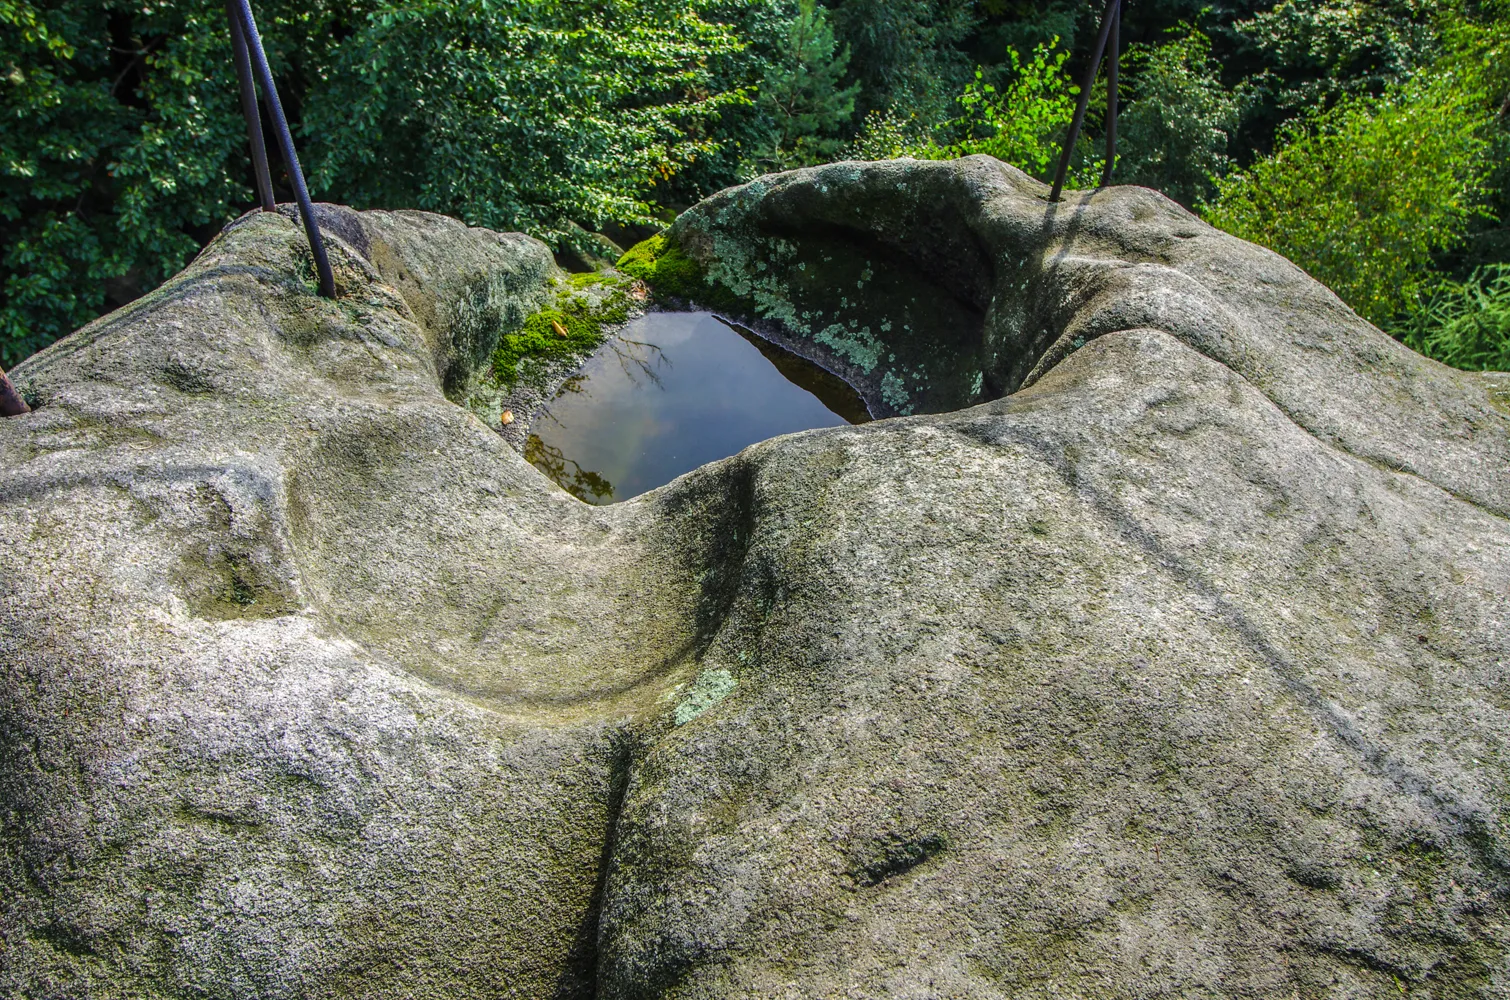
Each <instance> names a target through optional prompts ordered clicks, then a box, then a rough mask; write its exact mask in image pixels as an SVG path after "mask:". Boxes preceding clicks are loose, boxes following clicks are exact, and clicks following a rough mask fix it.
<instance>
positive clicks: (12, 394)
mask: <svg viewBox="0 0 1510 1000" xmlns="http://www.w3.org/2000/svg"><path fill="white" fill-rule="evenodd" d="M30 412H31V407H29V406H27V405H26V400H24V399H22V398H21V394H20V393H19V392H17V391H16V387H15V386H13V385H11V382H10V376H9V375H7V374H5V369H4V368H0V417H19V416H20V415H21V414H23V413H30Z"/></svg>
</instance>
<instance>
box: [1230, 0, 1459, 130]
mask: <svg viewBox="0 0 1510 1000" xmlns="http://www.w3.org/2000/svg"><path fill="white" fill-rule="evenodd" d="M1452 6H1453V5H1452V4H1451V3H1443V2H1440V0H1280V2H1279V3H1277V4H1275V5H1274V7H1273V8H1272V9H1270V10H1266V11H1262V12H1260V13H1258V14H1256V15H1255V16H1254V17H1252V18H1251V19H1249V20H1246V21H1242V22H1239V23H1238V24H1236V25H1235V30H1236V32H1237V33H1238V34H1239V35H1240V36H1241V37H1242V38H1243V39H1244V40H1245V41H1247V42H1248V44H1250V45H1251V46H1253V47H1254V48H1255V49H1257V51H1258V53H1259V55H1260V58H1261V59H1262V60H1263V63H1264V64H1265V65H1264V69H1263V70H1262V71H1261V72H1259V73H1258V74H1255V79H1254V81H1253V82H1254V86H1255V87H1256V88H1257V89H1258V90H1259V91H1261V92H1263V93H1264V94H1265V95H1266V96H1267V98H1268V99H1269V100H1271V101H1272V102H1273V103H1274V104H1275V105H1276V106H1277V107H1278V108H1280V109H1283V110H1286V111H1291V112H1293V111H1295V110H1300V109H1314V108H1316V107H1320V106H1330V105H1331V104H1332V103H1335V102H1336V101H1337V100H1338V99H1340V98H1343V97H1349V96H1354V97H1355V96H1359V95H1363V94H1373V95H1378V94H1379V93H1381V92H1382V91H1383V90H1384V89H1386V88H1387V87H1388V86H1390V85H1392V84H1395V83H1398V82H1399V81H1401V80H1403V79H1405V78H1406V77H1408V76H1410V75H1411V74H1412V73H1414V72H1415V71H1416V70H1417V69H1420V68H1421V67H1424V66H1426V65H1428V64H1430V63H1431V62H1432V60H1433V59H1434V58H1435V57H1436V56H1437V54H1438V53H1439V52H1440V50H1441V49H1440V44H1439V32H1438V18H1439V16H1440V15H1441V14H1442V13H1443V12H1444V11H1447V10H1449V9H1450V8H1451V7H1452Z"/></svg>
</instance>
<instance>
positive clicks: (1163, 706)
mask: <svg viewBox="0 0 1510 1000" xmlns="http://www.w3.org/2000/svg"><path fill="white" fill-rule="evenodd" d="M1046 193H1047V192H1046V189H1045V188H1044V187H1043V186H1042V185H1039V184H1037V183H1036V182H1033V181H1031V180H1030V179H1028V178H1027V177H1025V176H1024V175H1023V174H1021V173H1019V172H1017V171H1015V170H1013V169H1012V168H1010V167H1007V166H1004V165H1002V164H999V163H997V162H996V161H994V160H991V159H989V158H984V157H974V158H970V159H966V160H961V161H956V162H953V163H919V162H913V161H897V162H891V163H879V164H855V163H848V164H835V165H832V166H829V167H823V168H817V169H812V170H803V171H797V172H794V173H790V174H783V175H779V176H774V177H766V178H761V179H760V180H757V181H755V182H753V183H751V184H749V185H746V186H744V187H742V188H737V189H733V190H731V191H727V192H724V193H722V194H720V195H718V196H716V197H714V198H712V199H709V200H708V201H706V202H704V203H702V204H701V205H699V206H696V207H695V208H694V209H692V210H691V211H690V212H688V213H687V214H686V215H684V216H683V217H682V218H681V219H680V220H678V222H677V223H676V225H675V226H674V227H673V228H672V230H671V232H670V233H669V236H668V239H667V240H665V241H663V242H662V244H661V249H660V250H659V251H657V253H660V254H662V256H661V257H660V260H662V261H665V260H668V259H670V257H668V256H666V255H671V256H674V257H675V258H676V263H677V266H678V267H679V268H680V269H681V271H682V273H684V274H692V273H694V272H695V275H696V281H697V282H698V283H699V284H698V285H697V287H698V288H699V289H700V291H699V292H698V294H699V295H702V296H704V297H705V298H707V299H709V300H717V303H718V304H720V305H721V307H723V308H726V309H727V310H728V311H729V312H730V313H731V315H734V318H738V319H742V320H745V321H749V322H752V323H755V324H758V325H759V327H760V329H762V330H763V331H764V332H766V333H767V334H768V335H770V336H772V337H773V338H774V339H778V340H780V341H781V342H782V343H784V344H787V345H788V346H790V347H792V348H793V349H795V350H798V351H799V352H801V353H803V354H805V355H807V356H808V357H811V358H814V359H815V360H818V361H819V362H820V363H823V364H825V365H826V366H828V367H830V368H831V369H833V370H835V371H837V372H839V373H840V374H843V375H845V376H847V377H848V378H849V379H850V380H851V381H852V382H853V384H855V385H856V387H857V388H859V389H860V390H861V392H862V393H863V394H864V395H865V396H866V399H867V401H868V402H869V403H870V405H871V408H872V410H873V412H876V413H877V414H878V415H890V414H899V415H901V416H898V417H897V418H896V419H889V420H880V421H877V422H874V423H871V424H867V425H864V426H861V427H844V428H832V429H825V430H819V431H811V432H807V433H804V434H799V435H794V436H790V437H785V438H778V439H775V440H772V441H768V442H765V443H763V444H759V445H756V446H754V447H752V448H750V449H748V450H746V451H745V452H743V453H741V454H740V455H738V456H736V457H734V458H731V459H728V460H726V461H723V462H718V463H715V464H713V465H709V466H705V467H704V468H702V469H700V470H698V471H696V472H694V473H692V474H690V475H688V476H686V477H683V478H682V479H679V480H677V481H676V482H674V483H672V484H670V485H669V486H666V487H663V488H661V489H659V490H656V491H654V492H652V493H649V494H647V495H645V496H643V497H641V498H638V499H635V500H633V501H630V502H627V503H622V504H617V505H614V506H612V507H604V508H595V507H589V506H587V505H585V504H582V503H579V502H578V501H576V500H574V499H572V498H571V497H569V496H567V495H566V494H564V493H563V492H561V491H560V490H559V489H557V488H556V487H555V486H553V485H552V484H550V483H549V482H548V481H547V480H546V479H545V478H544V477H543V476H541V475H540V474H539V473H538V472H536V470H535V469H533V468H532V467H531V466H529V465H528V464H527V463H525V462H524V460H523V459H522V458H521V457H520V456H519V454H518V453H517V452H516V451H515V450H513V448H511V447H510V446H509V444H508V443H507V442H505V441H504V439H503V438H502V437H501V436H500V435H499V434H498V433H497V432H496V430H494V429H492V428H490V427H488V426H486V425H485V424H484V423H483V422H482V421H481V420H480V419H479V418H478V417H477V416H476V415H474V413H473V412H472V411H471V410H469V409H467V408H466V407H464V406H462V405H458V403H459V402H462V401H465V399H466V396H467V393H468V391H469V390H468V386H469V385H470V384H471V382H472V380H473V379H474V378H475V375H476V373H477V371H478V370H479V368H480V367H482V366H484V365H485V364H486V363H487V359H488V356H489V353H490V351H491V350H492V347H493V345H494V344H495V343H496V342H497V339H498V337H499V336H500V335H501V333H503V332H506V331H508V330H510V329H513V328H516V327H517V326H518V325H519V324H521V323H522V322H523V321H524V319H525V317H526V316H527V315H528V314H530V313H531V312H532V311H534V310H535V309H538V308H539V307H540V305H541V303H542V302H544V301H545V297H546V294H547V291H546V289H547V285H548V282H549V281H550V279H551V277H552V275H553V273H554V265H553V264H552V262H551V257H550V254H549V253H548V252H547V250H546V248H545V247H543V246H542V245H541V244H538V243H536V242H534V241H532V240H530V239H527V238H525V237H522V236H517V235H499V234H495V233H491V232H487V231H484V230H477V229H467V228H466V227H464V226H462V225H461V224H459V223H456V222H452V221H449V220H446V219H442V218H439V217H436V216H429V215H423V214H419V213H404V212H400V213H381V212H368V213H355V212H351V211H348V210H345V209H339V208H335V207H331V206H327V207H324V208H323V209H322V220H321V221H322V225H323V228H324V229H325V231H326V233H327V236H328V239H329V240H330V242H331V244H332V256H333V258H334V260H335V262H336V265H337V275H338V283H339V285H340V296H339V298H338V299H337V300H336V301H325V300H321V299H319V298H317V297H315V296H314V294H313V293H312V286H311V284H310V281H309V273H308V272H309V265H308V258H307V250H305V249H304V247H303V245H302V236H301V234H300V232H299V230H298V227H297V225H296V224H295V223H293V222H291V221H290V220H289V219H287V218H284V217H283V216H280V215H255V216H248V217H247V218H245V219H242V220H240V221H239V222H237V223H235V224H233V225H232V226H230V227H228V229H227V230H226V231H225V233H223V234H222V235H221V236H220V237H219V238H218V239H217V240H216V241H215V242H213V243H212V244H211V245H210V246H209V247H208V248H206V250H205V251H204V252H203V253H202V254H201V255H200V257H199V258H198V259H197V260H196V261H195V262H194V264H193V265H191V266H190V267H189V268H188V270H186V271H185V272H183V273H182V274H180V275H179V276H178V277H176V278H174V279H173V280H172V281H170V282H169V283H168V284H167V285H165V286H164V287H163V288H161V289H159V290H157V291H156V292H154V293H152V294H151V295H149V296H148V297H146V298H145V299H143V300H140V301H139V302H137V303H134V304H133V305H131V306H129V307H127V308H126V309H123V310H121V311H119V312H117V313H114V314H112V315H110V316H107V317H104V318H102V319H101V320H99V321H97V322H95V323H93V324H91V325H90V326H88V327H86V328H84V329H83V330H80V331H78V332H77V333H75V334H73V335H72V336H70V337H68V338H66V339H65V340H63V341H61V342H59V343H58V344H56V345H54V346H53V347H51V348H49V349H48V350H46V351H44V352H42V353H41V354H39V355H37V356H36V357H34V358H32V359H30V360H29V361H27V362H25V363H23V364H22V365H20V366H18V367H17V368H16V370H15V371H14V372H13V373H12V375H13V378H14V380H15V381H16V383H17V385H18V386H19V387H20V389H21V391H22V392H23V393H24V394H26V395H27V396H28V397H29V398H30V399H31V400H32V401H33V402H34V404H36V410H35V412H33V413H31V414H28V415H26V416H22V417H17V418H12V419H8V420H4V421H0V468H3V469H4V475H3V477H0V803H3V806H0V821H3V826H0V994H3V995H6V996H18V997H28V998H43V997H46V998H116V997H120V998H127V997H147V996H152V997H175V998H176V997H206V996H209V997H259V998H285V997H287V998H293V997H307V996H325V997H353V998H355V997H412V998H417V1000H439V998H454V1000H461V998H472V997H511V998H574V997H583V998H585V997H600V998H613V1000H631V998H635V1000H638V998H667V1000H670V998H687V1000H691V998H710V1000H711V998H729V997H738V998H751V1000H753V998H776V997H782V998H786V997H790V998H820V997H850V998H871V997H898V998H901V997H906V998H939V1000H943V998H998V997H1012V998H1039V997H1050V996H1054V997H1086V998H1097V1000H1102V998H1143V997H1159V996H1181V997H1213V998H1214V997H1234V996H1254V997H1292V996H1294V997H1306V998H1311V997H1325V998H1339V1000H1340V998H1354V997H1379V998H1383V997H1398V996H1400V995H1402V994H1403V995H1409V996H1413V997H1423V998H1426V997H1429V998H1448V997H1453V998H1458V997H1464V998H1467V997H1473V998H1491V997H1505V996H1510V927H1507V906H1510V792H1507V787H1510V785H1507V781H1506V774H1507V773H1510V750H1507V740H1510V522H1507V516H1510V402H1507V388H1510V387H1507V385H1506V383H1507V382H1510V377H1506V376H1499V375H1476V374H1468V373H1463V372H1457V371H1453V370H1450V369H1447V368H1444V367H1442V366H1440V365H1437V364H1435V363H1433V362H1431V361H1428V360H1425V359H1423V358H1420V357H1418V356H1416V355H1414V354H1412V353H1411V352H1409V351H1408V350H1406V349H1405V348H1403V347H1401V346H1399V345H1398V344H1396V343H1395V342H1393V341H1392V340H1391V339H1390V338H1388V337H1387V336H1385V335H1384V334H1382V333H1380V332H1379V331H1377V330H1375V329H1374V328H1373V327H1371V326H1369V325H1368V324H1366V323H1364V322H1363V321H1361V320H1360V319H1358V318H1357V317H1356V316H1355V315H1354V314H1353V313H1351V312H1350V311H1349V310H1348V309H1347V308H1346V307H1345V306H1343V305H1342V303H1340V302H1339V301H1338V300H1337V299H1336V298H1335V297H1334V296H1333V295H1332V294H1331V293H1330V292H1328V291H1327V290H1326V289H1325V288H1323V287H1322V286H1320V285H1318V284H1317V283H1316V282H1314V281H1312V280H1311V279H1309V278H1308V277H1306V276H1305V275H1304V274H1303V273H1301V272H1300V271H1299V270H1297V269H1296V268H1295V267H1294V266H1293V265H1291V264H1289V263H1288V262H1286V261H1284V260H1283V259H1281V258H1279V257H1277V256H1275V255H1274V254H1271V253H1269V252H1267V251H1265V250H1262V249H1259V248H1257V247H1254V246H1251V245H1249V244H1246V243H1243V242H1241V241H1239V240H1236V239H1234V238H1232V237H1229V236H1226V235H1224V234H1222V233H1219V232H1217V231H1215V230H1213V229H1211V228H1209V227H1207V226H1205V225H1203V224H1202V223H1200V222H1199V221H1198V220H1196V219H1194V218H1192V217H1191V216H1190V215H1188V214H1186V213H1185V212H1183V211H1182V210H1180V209H1179V208H1177V207H1176V206H1174V205H1173V204H1172V203H1170V202H1169V201H1167V200H1165V199H1163V198H1161V197H1160V196H1158V195H1156V194H1154V193H1152V192H1149V191H1145V190H1140V189H1132V188H1117V189H1110V190H1106V191H1102V192H1099V193H1097V194H1095V195H1072V196H1070V197H1069V198H1068V199H1067V200H1066V201H1065V202H1063V203H1061V204H1059V205H1053V206H1051V205H1049V204H1048V203H1047V201H1046ZM906 414H913V415H910V416H908V415H906Z"/></svg>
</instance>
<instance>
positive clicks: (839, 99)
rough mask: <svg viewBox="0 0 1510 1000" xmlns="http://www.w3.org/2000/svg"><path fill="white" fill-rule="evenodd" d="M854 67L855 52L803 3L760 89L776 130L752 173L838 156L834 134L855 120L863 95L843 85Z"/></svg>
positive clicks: (753, 158)
mask: <svg viewBox="0 0 1510 1000" xmlns="http://www.w3.org/2000/svg"><path fill="white" fill-rule="evenodd" d="M848 65H849V49H847V48H845V49H840V48H839V47H838V42H837V41H836V40H835V38H834V31H833V28H832V27H830V26H829V23H828V16H827V14H826V13H825V12H824V9H823V8H822V7H820V6H818V5H817V3H816V0H798V5H797V12H796V15H795V16H794V17H793V18H792V20H791V23H790V24H789V26H788V27H787V31H786V36H785V37H784V38H783V39H782V44H781V46H780V49H779V50H778V52H777V56H776V58H775V59H773V60H771V61H770V63H769V64H768V65H767V68H766V72H765V77H764V79H763V80H762V81H761V84H760V93H759V97H758V99H757V101H756V103H757V105H758V107H759V108H760V110H761V111H762V112H764V113H765V114H766V115H767V116H768V117H769V118H770V120H771V121H772V123H773V124H774V128H773V129H772V134H771V136H770V139H769V141H767V142H765V143H761V144H759V145H756V146H755V147H754V148H753V149H752V151H751V155H750V157H749V163H748V168H749V172H750V173H755V172H759V171H761V170H780V169H784V168H787V167H792V166H804V165H807V164H810V163H817V162H821V161H822V160H824V159H825V158H827V157H830V156H832V155H833V154H834V153H835V152H837V151H838V149H839V147H840V145H841V143H840V140H838V139H837V138H834V137H833V133H834V132H835V131H836V129H838V128H839V127H841V126H843V125H844V124H845V123H847V122H848V121H849V120H850V118H852V117H853V116H854V112H855V95H856V94H857V93H859V90H860V85H859V84H858V83H854V84H850V85H849V86H847V87H846V86H843V85H842V80H843V78H844V74H845V70H846V68H847V67H848Z"/></svg>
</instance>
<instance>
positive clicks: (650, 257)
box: [617, 233, 738, 307]
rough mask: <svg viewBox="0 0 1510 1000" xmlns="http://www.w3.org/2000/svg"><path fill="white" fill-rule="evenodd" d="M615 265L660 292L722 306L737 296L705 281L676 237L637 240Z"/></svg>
mask: <svg viewBox="0 0 1510 1000" xmlns="http://www.w3.org/2000/svg"><path fill="white" fill-rule="evenodd" d="M617 267H618V269H619V270H620V271H622V272H624V273H625V274H627V275H630V276H631V277H635V278H639V279H640V280H641V281H643V282H644V283H645V284H647V285H649V286H650V287H651V288H652V289H654V290H655V291H656V293H658V294H660V295H674V296H676V297H677V298H682V299H688V300H690V301H694V302H700V303H702V304H704V305H709V306H715V307H722V306H733V305H736V304H737V302H738V300H737V298H736V297H735V296H733V295H731V294H730V293H729V292H728V291H727V290H725V289H723V288H721V287H719V286H718V285H716V284H714V283H713V282H710V281H708V277H707V274H706V273H704V271H703V269H702V267H700V266H699V265H698V263H697V261H695V260H693V259H692V258H691V257H688V256H687V255H686V254H685V253H684V252H682V248H681V247H679V246H677V244H676V241H675V240H673V239H671V238H669V237H667V236H666V234H664V233H660V234H657V235H655V236H652V237H650V239H648V240H644V241H642V242H640V243H636V244H635V245H634V246H632V247H630V248H629V250H628V252H626V253H625V254H624V256H622V257H620V258H619V263H618V265H617Z"/></svg>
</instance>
